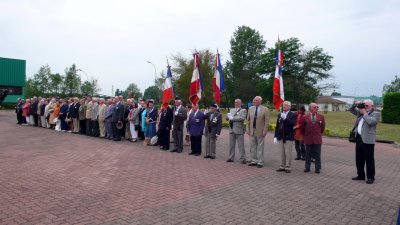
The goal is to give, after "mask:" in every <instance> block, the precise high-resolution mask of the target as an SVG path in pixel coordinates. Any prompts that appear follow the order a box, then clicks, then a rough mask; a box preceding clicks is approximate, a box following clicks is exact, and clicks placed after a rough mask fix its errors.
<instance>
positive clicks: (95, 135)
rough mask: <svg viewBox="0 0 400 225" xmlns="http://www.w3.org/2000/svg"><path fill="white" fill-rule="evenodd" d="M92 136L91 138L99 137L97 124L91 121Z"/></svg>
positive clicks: (95, 121)
mask: <svg viewBox="0 0 400 225" xmlns="http://www.w3.org/2000/svg"><path fill="white" fill-rule="evenodd" d="M91 124H92V135H91V136H93V137H98V136H99V135H100V129H99V122H98V121H97V120H92V121H91Z"/></svg>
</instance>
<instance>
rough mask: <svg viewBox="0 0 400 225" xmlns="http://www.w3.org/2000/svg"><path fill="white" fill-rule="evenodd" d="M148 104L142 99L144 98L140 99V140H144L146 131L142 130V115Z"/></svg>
mask: <svg viewBox="0 0 400 225" xmlns="http://www.w3.org/2000/svg"><path fill="white" fill-rule="evenodd" d="M145 106H146V102H145V101H144V100H143V99H142V98H139V109H138V110H139V115H138V116H139V127H140V128H139V130H138V139H139V140H144V131H143V130H142V126H141V124H142V113H143V111H144V110H145V109H146V107H145Z"/></svg>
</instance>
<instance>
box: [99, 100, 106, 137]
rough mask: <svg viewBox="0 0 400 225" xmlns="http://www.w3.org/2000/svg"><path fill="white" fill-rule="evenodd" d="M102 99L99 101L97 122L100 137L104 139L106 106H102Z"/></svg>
mask: <svg viewBox="0 0 400 225" xmlns="http://www.w3.org/2000/svg"><path fill="white" fill-rule="evenodd" d="M104 101H105V100H104V98H100V99H99V110H98V122H99V129H100V137H101V138H105V137H106V109H107V106H106V104H104Z"/></svg>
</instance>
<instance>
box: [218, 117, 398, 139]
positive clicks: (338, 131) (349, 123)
mask: <svg viewBox="0 0 400 225" xmlns="http://www.w3.org/2000/svg"><path fill="white" fill-rule="evenodd" d="M320 113H321V114H322V115H324V116H325V120H326V121H325V122H326V128H327V129H328V130H329V131H328V132H329V134H328V136H333V137H346V138H347V137H348V136H349V132H350V130H351V129H352V128H353V125H354V122H355V120H356V117H355V116H354V115H353V114H351V113H350V112H328V113H327V114H323V112H320ZM225 115H226V112H223V118H225ZM277 115H278V112H276V111H273V112H271V113H270V121H269V123H270V124H275V122H276V117H277ZM224 121H225V119H224ZM377 139H379V140H387V141H395V142H396V143H400V125H399V124H386V123H379V124H378V126H377Z"/></svg>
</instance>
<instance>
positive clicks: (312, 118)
mask: <svg viewBox="0 0 400 225" xmlns="http://www.w3.org/2000/svg"><path fill="white" fill-rule="evenodd" d="M315 121H316V120H315V114H312V116H311V122H312V123H313V124H314V123H315Z"/></svg>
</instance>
